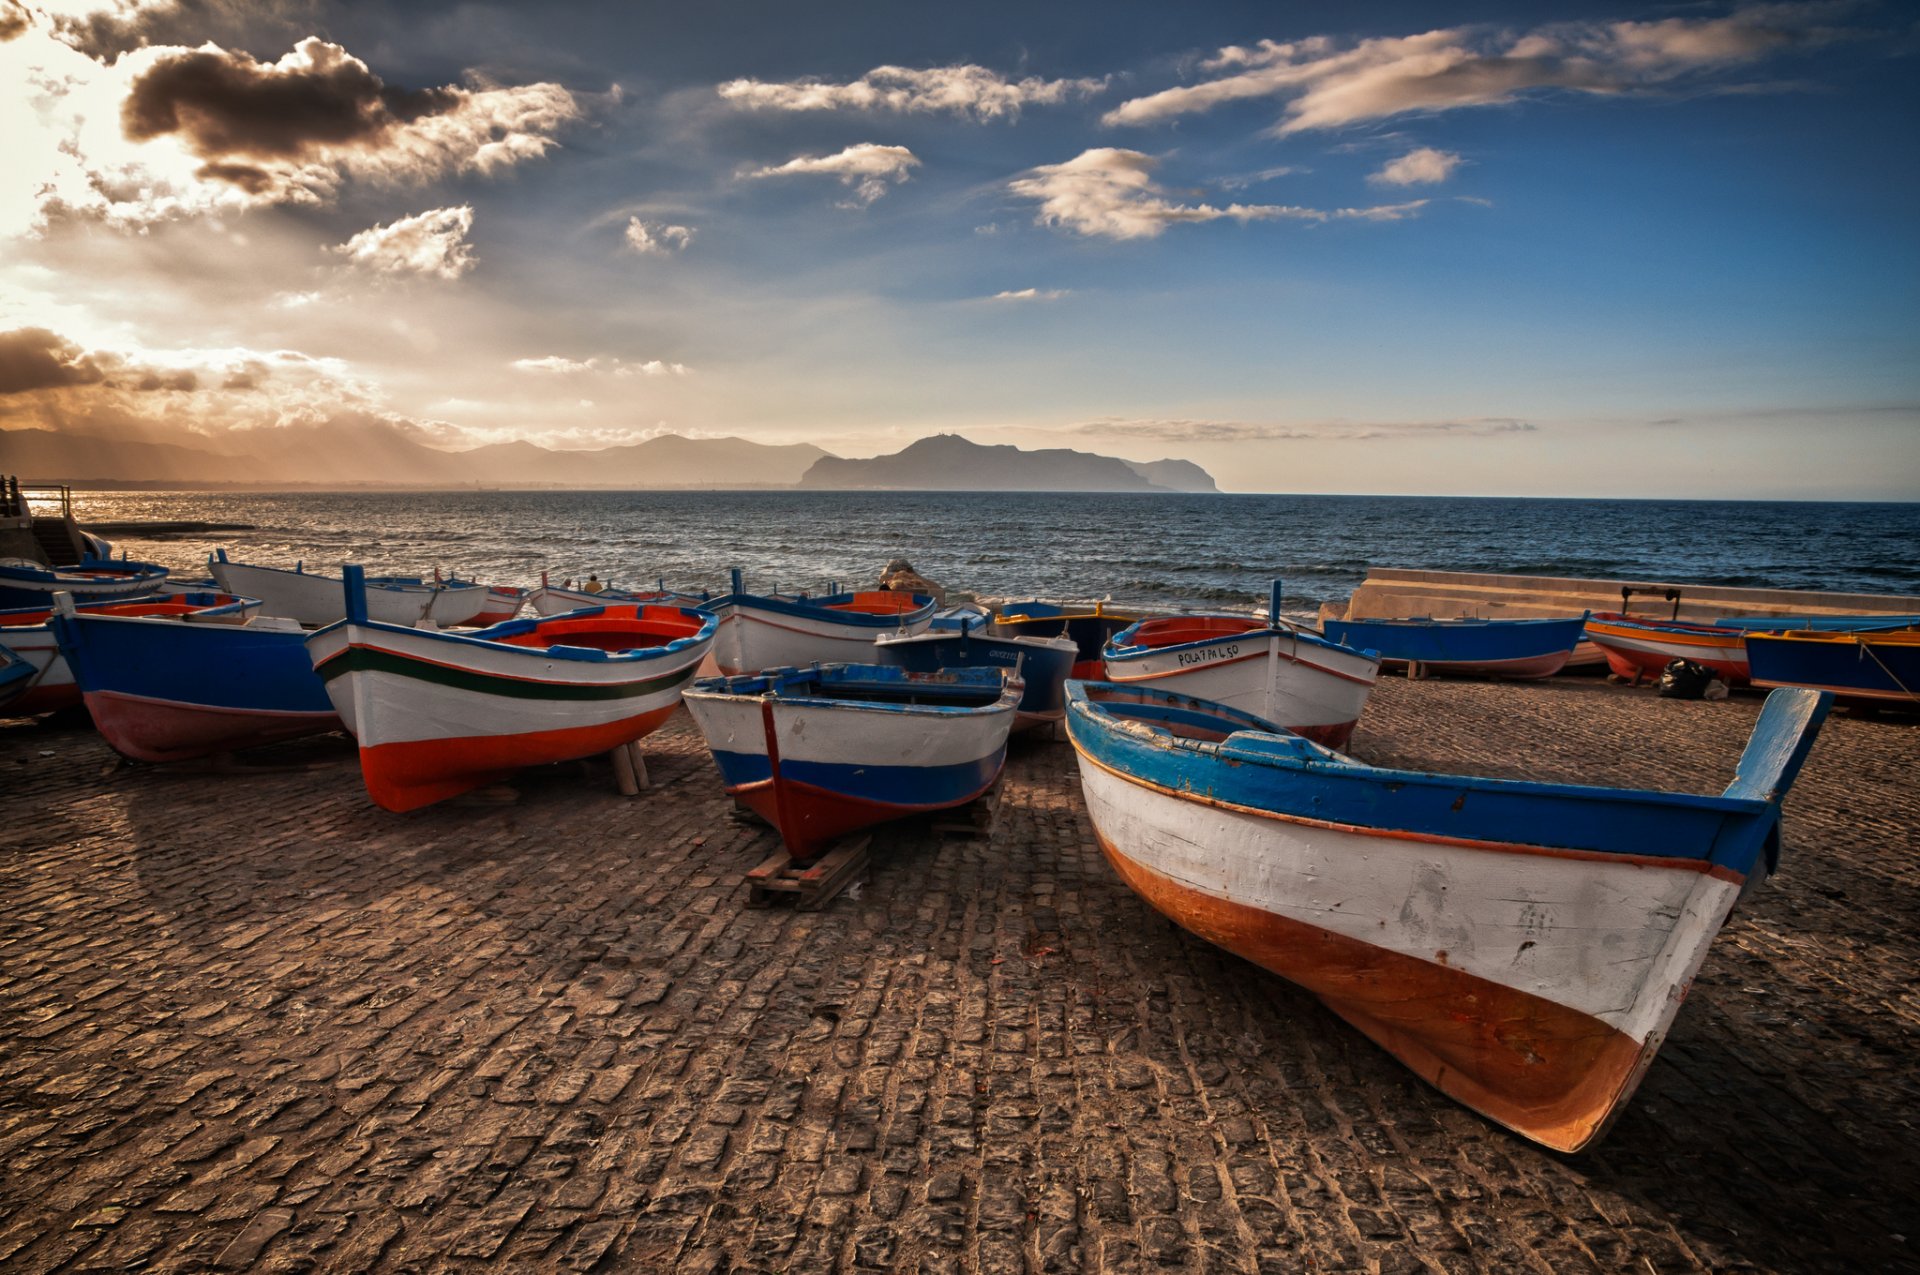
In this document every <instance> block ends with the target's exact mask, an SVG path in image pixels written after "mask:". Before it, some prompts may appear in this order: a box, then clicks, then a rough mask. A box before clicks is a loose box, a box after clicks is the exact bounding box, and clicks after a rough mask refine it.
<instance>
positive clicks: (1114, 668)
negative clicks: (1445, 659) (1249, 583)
mask: <svg viewBox="0 0 1920 1275" xmlns="http://www.w3.org/2000/svg"><path fill="white" fill-rule="evenodd" d="M1274 593H1275V605H1274V609H1273V610H1272V611H1271V612H1270V613H1269V618H1266V619H1262V618H1260V617H1258V616H1236V615H1176V616H1167V617H1164V618H1161V619H1156V620H1141V621H1140V622H1138V623H1137V624H1134V625H1133V626H1132V627H1130V628H1126V629H1123V630H1121V631H1120V632H1119V633H1116V634H1114V636H1113V638H1112V640H1111V641H1109V642H1108V643H1107V648H1106V652H1105V657H1106V669H1107V680H1108V681H1109V682H1115V683H1118V684H1119V685H1122V686H1141V687H1150V688H1152V689H1153V690H1157V691H1166V692H1168V693H1169V694H1173V695H1186V696H1190V697H1192V698H1194V699H1204V700H1212V701H1213V702H1214V703H1216V704H1225V705H1227V706H1228V707H1230V708H1237V709H1239V710H1241V711H1242V712H1245V713H1252V714H1254V715H1255V716H1258V717H1261V718H1264V719H1265V720H1267V721H1269V722H1274V723H1276V724H1278V725H1280V726H1284V727H1286V728H1287V729H1288V730H1290V731H1293V732H1295V733H1296V734H1299V735H1304V736H1306V737H1307V738H1308V739H1311V740H1313V741H1314V742H1315V743H1319V744H1325V745H1326V746H1327V747H1329V748H1342V747H1344V746H1345V745H1346V742H1347V740H1348V739H1350V738H1352V736H1353V728H1354V725H1355V723H1357V722H1358V721H1359V720H1360V710H1361V709H1362V708H1364V707H1366V703H1367V696H1368V695H1369V694H1370V693H1371V692H1372V691H1373V684H1374V682H1376V681H1378V680H1379V677H1380V659H1379V657H1378V656H1377V655H1375V654H1374V653H1373V652H1371V651H1356V650H1354V649H1353V648H1352V647H1349V646H1342V645H1340V644H1339V643H1337V642H1329V641H1328V640H1327V639H1326V638H1323V637H1321V636H1320V635H1319V634H1317V633H1309V632H1307V631H1305V630H1303V629H1300V628H1298V627H1296V626H1295V625H1293V624H1290V623H1288V622H1287V621H1285V620H1282V619H1280V618H1278V601H1279V598H1278V594H1279V586H1278V585H1277V584H1276V585H1275V586H1274Z"/></svg>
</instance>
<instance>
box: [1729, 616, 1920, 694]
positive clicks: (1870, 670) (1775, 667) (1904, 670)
mask: <svg viewBox="0 0 1920 1275" xmlns="http://www.w3.org/2000/svg"><path fill="white" fill-rule="evenodd" d="M1747 662H1748V665H1749V667H1750V668H1751V669H1752V673H1753V684H1754V685H1755V686H1807V687H1812V688H1814V689H1816V690H1823V691H1832V692H1833V693H1834V694H1835V695H1836V696H1838V697H1839V698H1841V699H1842V700H1845V701H1846V702H1847V703H1848V705H1849V706H1852V707H1859V706H1864V705H1878V706H1883V707H1903V708H1907V709H1920V632H1916V631H1914V630H1910V629H1901V630H1871V631H1859V632H1852V633H1845V632H1833V631H1831V630H1827V631H1815V630H1808V631H1806V632H1804V633H1753V632H1749V633H1748V634H1747Z"/></svg>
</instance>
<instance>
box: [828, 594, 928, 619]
mask: <svg viewBox="0 0 1920 1275" xmlns="http://www.w3.org/2000/svg"><path fill="white" fill-rule="evenodd" d="M931 600H932V599H930V598H928V597H926V596H925V595H924V594H919V593H889V592H887V591H885V590H883V589H876V590H874V591H872V592H865V593H856V594H854V595H853V596H852V597H851V598H850V599H848V600H847V601H845V602H829V603H826V604H825V606H826V609H827V610H829V611H853V612H856V613H858V614H860V615H904V614H905V613H906V612H908V611H918V610H919V609H920V608H921V607H923V606H925V605H927V603H928V602H929V601H931Z"/></svg>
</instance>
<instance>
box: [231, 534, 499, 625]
mask: <svg viewBox="0 0 1920 1275" xmlns="http://www.w3.org/2000/svg"><path fill="white" fill-rule="evenodd" d="M207 565H208V566H209V568H211V570H212V571H213V578H214V579H216V580H218V581H219V582H220V587H221V588H223V589H225V590H226V591H227V592H228V593H237V594H240V595H241V596H243V597H249V598H259V599H260V602H261V609H260V613H261V614H262V615H277V616H281V617H283V618H285V619H289V620H298V621H299V622H300V623H301V624H304V625H306V626H308V627H309V628H314V627H317V626H319V625H322V624H332V623H333V622H334V621H336V620H339V619H340V618H342V617H343V616H344V615H345V614H346V610H345V608H346V593H345V592H344V590H343V587H342V583H341V580H340V578H339V577H337V576H325V575H319V574H316V573H314V572H311V571H308V570H307V569H306V564H305V563H295V564H294V567H293V570H291V571H288V570H286V569H285V568H283V567H262V566H257V565H255V564H253V563H246V562H232V561H229V560H228V558H227V551H226V550H225V549H221V550H219V551H218V554H217V556H216V557H215V558H214V559H213V560H212V561H211V562H209V563H208V564H207ZM366 596H367V615H368V616H369V617H370V618H371V619H374V620H378V621H380V622H381V623H382V624H406V625H417V624H431V625H433V626H434V627H436V628H443V629H444V628H448V627H451V626H453V625H456V624H465V623H466V622H467V621H469V620H471V619H473V617H474V616H476V615H478V614H479V613H480V608H482V607H483V606H485V605H486V603H487V587H486V586H485V585H483V584H475V583H473V582H472V581H470V580H458V581H449V582H447V583H445V584H432V583H429V582H427V581H425V580H421V579H418V578H416V577H413V576H368V577H366Z"/></svg>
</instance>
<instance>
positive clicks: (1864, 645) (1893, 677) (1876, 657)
mask: <svg viewBox="0 0 1920 1275" xmlns="http://www.w3.org/2000/svg"><path fill="white" fill-rule="evenodd" d="M1853 644H1854V645H1855V646H1857V647H1859V648H1860V649H1861V650H1862V651H1864V652H1866V653H1867V654H1868V655H1869V656H1871V657H1872V659H1873V662H1874V663H1875V664H1878V665H1879V666H1880V671H1881V672H1882V673H1885V674H1886V675H1887V680H1888V681H1890V682H1892V683H1893V684H1894V685H1895V686H1897V687H1899V688H1900V693H1901V694H1902V695H1905V696H1906V697H1907V698H1908V699H1910V700H1914V701H1916V702H1920V694H1915V693H1914V690H1913V688H1912V687H1910V686H1908V685H1907V684H1906V683H1905V682H1903V681H1901V680H1900V675H1899V674H1898V673H1895V672H1894V671H1893V670H1892V669H1890V668H1888V667H1887V662H1886V661H1885V660H1883V659H1881V658H1880V652H1878V651H1876V650H1874V649H1873V645H1872V644H1871V643H1870V642H1868V641H1867V639H1866V637H1865V635H1864V634H1859V633H1856V634H1854V635H1853Z"/></svg>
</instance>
